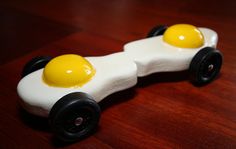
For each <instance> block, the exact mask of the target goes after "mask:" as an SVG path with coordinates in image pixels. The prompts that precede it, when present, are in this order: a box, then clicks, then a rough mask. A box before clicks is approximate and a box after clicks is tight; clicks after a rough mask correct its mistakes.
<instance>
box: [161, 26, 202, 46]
mask: <svg viewBox="0 0 236 149" xmlns="http://www.w3.org/2000/svg"><path fill="white" fill-rule="evenodd" d="M163 40H164V41H165V42H166V43H168V44H170V45H172V46H176V47H180V48H199V47H201V46H202V45H203V44H204V37H203V35H202V33H201V31H200V30H199V29H198V28H197V27H195V26H193V25H189V24H176V25H173V26H171V27H169V28H168V29H167V30H166V31H165V33H164V35H163Z"/></svg>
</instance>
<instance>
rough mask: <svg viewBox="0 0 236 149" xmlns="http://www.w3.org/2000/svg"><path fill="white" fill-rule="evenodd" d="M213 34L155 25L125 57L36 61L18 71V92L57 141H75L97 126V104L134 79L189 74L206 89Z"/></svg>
mask: <svg viewBox="0 0 236 149" xmlns="http://www.w3.org/2000/svg"><path fill="white" fill-rule="evenodd" d="M217 40H218V37H217V34H216V32H214V31H213V30H211V29H208V28H196V27H195V26H192V25H187V24H178V25H174V26H171V27H169V28H167V27H166V26H157V27H155V28H153V29H152V30H151V31H150V32H149V33H148V38H145V39H141V40H137V41H133V42H130V43H127V44H126V45H125V46H124V51H123V52H118V53H114V54H110V55H106V56H100V57H84V58H83V57H81V56H79V55H75V54H67V55H62V56H58V57H56V58H53V59H52V58H50V57H47V56H46V57H45V56H41V57H36V58H34V59H32V60H31V61H29V62H28V63H27V64H26V65H25V67H24V69H23V72H22V79H21V80H20V82H19V83H18V86H17V91H18V94H19V96H20V98H21V105H22V107H23V108H24V109H26V110H27V111H28V112H30V113H32V114H35V115H38V116H43V117H48V118H49V122H50V125H51V127H52V130H53V131H54V133H55V134H56V136H57V137H58V138H59V139H61V140H63V141H67V142H73V141H76V140H79V139H82V138H84V137H86V136H88V135H90V134H91V133H92V132H93V131H94V129H95V128H96V126H97V125H98V122H99V118H100V107H99V105H98V102H100V101H101V100H102V99H104V98H105V97H107V96H108V95H110V94H112V93H114V92H118V91H121V90H124V89H127V88H130V87H132V86H134V85H135V84H136V83H137V78H138V77H143V76H147V75H149V74H152V73H156V72H166V71H182V70H187V69H189V72H190V74H191V77H192V80H193V82H195V83H197V84H201V85H202V84H206V83H209V82H211V81H212V80H214V79H215V77H216V76H217V74H218V73H219V71H220V68H221V64H222V55H221V53H220V52H219V50H216V49H215V48H216V44H217Z"/></svg>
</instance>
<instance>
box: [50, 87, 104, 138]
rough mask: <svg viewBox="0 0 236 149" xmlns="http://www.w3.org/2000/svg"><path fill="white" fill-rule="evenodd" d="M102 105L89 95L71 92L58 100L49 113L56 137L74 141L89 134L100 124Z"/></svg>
mask: <svg viewBox="0 0 236 149" xmlns="http://www.w3.org/2000/svg"><path fill="white" fill-rule="evenodd" d="M100 113H101V112H100V107H99V105H98V104H97V102H96V101H94V100H93V99H92V97H90V96H89V95H87V94H85V93H81V92H75V93H70V94H68V95H66V96H64V97H62V98H61V99H60V100H58V101H57V102H56V103H55V105H54V106H53V107H52V109H51V111H50V114H49V121H50V125H51V127H52V130H53V132H54V133H55V135H56V137H58V138H59V139H60V140H62V141H65V142H73V141H76V140H79V139H83V138H85V137H87V136H89V135H90V134H91V133H93V131H94V130H95V128H96V127H97V125H98V122H99V119H100Z"/></svg>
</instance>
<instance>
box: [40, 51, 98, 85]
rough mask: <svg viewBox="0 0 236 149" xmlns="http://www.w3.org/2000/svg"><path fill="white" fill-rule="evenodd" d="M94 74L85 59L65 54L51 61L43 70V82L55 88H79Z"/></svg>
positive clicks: (93, 70)
mask: <svg viewBox="0 0 236 149" xmlns="http://www.w3.org/2000/svg"><path fill="white" fill-rule="evenodd" d="M94 74H95V69H94V68H93V66H92V65H91V64H90V63H89V61H87V60H86V59H85V58H83V57H81V56H79V55H75V54H66V55H61V56H58V57H56V58H54V59H52V60H51V61H50V62H49V63H48V64H47V65H46V66H45V68H44V71H43V80H44V82H45V83H46V84H48V85H50V86H56V87H81V86H83V85H84V84H85V83H87V82H88V81H89V80H90V79H91V78H92V77H93V76H94Z"/></svg>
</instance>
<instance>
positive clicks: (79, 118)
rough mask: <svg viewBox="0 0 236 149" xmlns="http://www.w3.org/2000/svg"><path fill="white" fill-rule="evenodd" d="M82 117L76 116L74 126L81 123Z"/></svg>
mask: <svg viewBox="0 0 236 149" xmlns="http://www.w3.org/2000/svg"><path fill="white" fill-rule="evenodd" d="M83 121H84V119H83V118H82V117H77V118H76V119H75V121H74V124H75V126H80V125H81V124H82V123H83Z"/></svg>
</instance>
